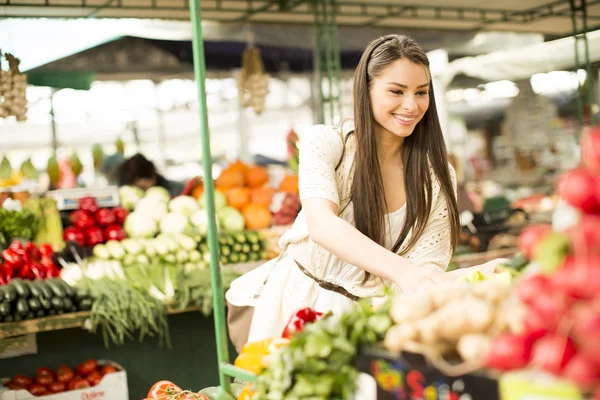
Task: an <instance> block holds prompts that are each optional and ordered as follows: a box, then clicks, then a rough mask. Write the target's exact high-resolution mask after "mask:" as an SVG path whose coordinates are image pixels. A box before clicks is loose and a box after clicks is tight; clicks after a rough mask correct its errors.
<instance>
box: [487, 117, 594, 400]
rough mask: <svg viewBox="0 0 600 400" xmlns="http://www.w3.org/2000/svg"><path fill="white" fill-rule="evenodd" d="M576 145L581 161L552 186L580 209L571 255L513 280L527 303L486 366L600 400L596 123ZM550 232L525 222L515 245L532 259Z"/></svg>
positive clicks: (571, 234)
mask: <svg viewBox="0 0 600 400" xmlns="http://www.w3.org/2000/svg"><path fill="white" fill-rule="evenodd" d="M582 148H583V154H582V157H583V167H582V168H578V169H576V170H573V171H570V172H569V173H567V174H566V175H565V176H564V177H563V178H562V179H561V180H560V182H559V185H558V192H559V194H560V195H561V197H562V198H564V199H565V200H566V201H567V202H568V203H569V204H570V205H571V206H573V207H574V208H576V209H578V210H579V211H580V212H581V213H582V217H581V220H580V221H579V223H578V224H577V225H576V226H575V227H573V228H571V229H569V230H568V231H567V232H566V233H567V235H568V238H569V250H568V253H569V254H568V255H567V256H566V258H564V259H561V260H562V261H561V263H560V264H559V267H558V268H557V269H555V270H551V271H547V273H545V274H544V273H538V274H536V275H532V276H529V277H528V278H527V279H524V280H522V281H521V282H519V284H518V286H517V288H516V293H517V296H518V297H519V299H520V301H521V302H522V303H523V305H524V306H525V309H526V312H525V314H524V319H523V330H522V332H519V333H518V334H514V333H511V334H506V335H503V336H501V337H499V338H498V339H497V340H496V341H495V342H494V343H493V344H492V347H491V349H490V352H489V353H488V356H487V365H488V366H489V367H490V368H494V369H499V370H513V369H522V368H538V369H541V370H544V371H546V372H548V373H551V374H554V375H556V376H559V377H562V378H564V379H567V380H570V381H572V382H574V383H576V384H577V385H578V386H579V387H580V388H582V390H584V391H586V392H590V393H591V392H593V391H594V390H595V391H596V394H595V397H594V398H597V399H600V176H599V173H600V129H599V128H588V129H587V130H586V132H585V135H584V138H583V140H582ZM549 232H550V229H549V228H548V227H545V226H531V227H528V228H527V229H525V230H523V232H522V234H521V236H520V238H519V247H520V248H521V250H523V253H524V254H525V255H526V256H527V257H528V258H530V259H533V260H534V261H538V262H540V261H541V260H539V259H538V257H540V258H541V257H544V253H547V252H548V251H550V252H552V251H554V250H556V249H554V248H553V247H552V245H549V244H548V243H549V242H548V240H547V238H549V235H548V234H549ZM550 236H551V235H550ZM544 241H545V242H546V243H545V245H544V246H543V247H542V243H544ZM536 249H537V251H536ZM540 249H541V250H542V251H540Z"/></svg>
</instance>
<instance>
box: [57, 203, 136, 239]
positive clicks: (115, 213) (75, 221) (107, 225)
mask: <svg viewBox="0 0 600 400" xmlns="http://www.w3.org/2000/svg"><path fill="white" fill-rule="evenodd" d="M126 217H127V210H125V209H124V208H121V207H115V208H113V209H108V208H98V203H97V202H96V199H94V198H93V197H89V196H88V197H82V198H81V199H80V200H79V207H78V209H77V210H75V211H73V212H72V213H71V215H70V217H69V219H70V221H71V224H72V225H71V226H69V227H67V228H65V230H64V233H63V236H64V239H65V240H72V241H75V242H77V243H79V244H80V245H81V246H95V245H97V244H100V243H106V241H108V240H118V241H120V240H123V239H125V237H126V236H127V235H126V234H125V231H124V230H123V223H124V222H125V218H126Z"/></svg>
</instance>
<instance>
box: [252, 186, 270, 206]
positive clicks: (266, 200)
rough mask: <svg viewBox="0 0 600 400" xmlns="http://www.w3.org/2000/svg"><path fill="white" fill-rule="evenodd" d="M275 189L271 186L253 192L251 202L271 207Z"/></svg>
mask: <svg viewBox="0 0 600 400" xmlns="http://www.w3.org/2000/svg"><path fill="white" fill-rule="evenodd" d="M274 194H275V189H273V188H272V187H270V186H263V187H259V188H256V189H253V190H252V195H251V198H250V202H252V203H254V204H260V205H261V206H266V207H269V206H270V205H271V201H272V200H273V195H274Z"/></svg>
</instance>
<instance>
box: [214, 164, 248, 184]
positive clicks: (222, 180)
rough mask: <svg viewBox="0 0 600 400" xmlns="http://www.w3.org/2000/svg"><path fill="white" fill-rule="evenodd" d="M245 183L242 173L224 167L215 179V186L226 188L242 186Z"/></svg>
mask: <svg viewBox="0 0 600 400" xmlns="http://www.w3.org/2000/svg"><path fill="white" fill-rule="evenodd" d="M245 183H246V178H245V177H244V173H243V172H241V171H237V170H233V169H224V170H223V172H221V175H219V177H218V178H217V180H216V181H215V186H223V187H226V188H233V187H242V186H244V185H245Z"/></svg>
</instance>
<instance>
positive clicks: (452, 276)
mask: <svg viewBox="0 0 600 400" xmlns="http://www.w3.org/2000/svg"><path fill="white" fill-rule="evenodd" d="M507 262H508V260H507V259H506V258H496V259H494V260H491V261H488V262H486V263H484V264H481V265H475V266H473V267H468V268H459V269H456V270H454V271H451V272H446V273H445V275H446V276H445V280H456V279H458V278H460V277H461V276H464V275H467V274H470V273H471V272H473V271H480V272H481V273H482V274H483V275H484V276H485V277H486V278H489V277H490V276H492V275H493V274H494V273H495V272H496V267H498V266H499V265H502V264H506V263H507Z"/></svg>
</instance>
